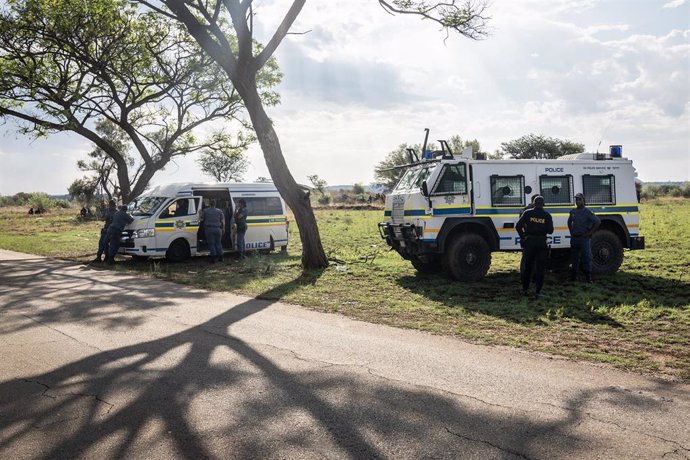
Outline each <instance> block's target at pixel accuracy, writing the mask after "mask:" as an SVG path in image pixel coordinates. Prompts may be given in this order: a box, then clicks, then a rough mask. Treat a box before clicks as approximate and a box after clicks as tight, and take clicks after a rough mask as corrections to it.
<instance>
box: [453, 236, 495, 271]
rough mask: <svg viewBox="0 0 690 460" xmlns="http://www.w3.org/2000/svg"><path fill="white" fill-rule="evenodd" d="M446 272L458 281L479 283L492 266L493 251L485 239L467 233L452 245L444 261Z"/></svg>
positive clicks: (456, 239)
mask: <svg viewBox="0 0 690 460" xmlns="http://www.w3.org/2000/svg"><path fill="white" fill-rule="evenodd" d="M444 265H445V267H446V270H447V271H448V273H449V274H450V276H452V277H453V278H455V279H456V280H458V281H479V280H480V279H482V278H484V276H486V272H488V271H489V267H490V266H491V249H490V248H489V244H488V243H487V242H486V240H485V239H484V238H482V237H481V236H479V235H477V234H474V233H467V234H465V235H460V236H459V237H457V238H455V239H454V240H453V242H452V243H451V244H450V247H449V249H448V251H447V252H446V257H445V261H444Z"/></svg>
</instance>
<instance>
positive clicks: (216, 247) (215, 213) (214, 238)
mask: <svg viewBox="0 0 690 460" xmlns="http://www.w3.org/2000/svg"><path fill="white" fill-rule="evenodd" d="M210 204H211V205H210V206H209V207H208V208H205V209H204V210H203V211H202V214H201V220H202V221H203V223H204V233H205V234H206V242H207V243H208V249H209V251H210V253H211V254H210V256H211V263H212V264H213V263H216V261H220V262H222V261H223V245H222V239H223V231H224V229H225V213H223V211H221V210H220V209H218V208H216V200H211V203H210Z"/></svg>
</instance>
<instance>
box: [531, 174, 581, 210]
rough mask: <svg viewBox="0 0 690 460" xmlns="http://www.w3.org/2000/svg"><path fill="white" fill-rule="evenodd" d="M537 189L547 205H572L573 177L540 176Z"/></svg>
mask: <svg viewBox="0 0 690 460" xmlns="http://www.w3.org/2000/svg"><path fill="white" fill-rule="evenodd" d="M539 188H540V189H541V192H540V193H541V196H543V197H544V202H545V203H546V204H547V205H548V204H573V176H570V175H568V176H541V177H539Z"/></svg>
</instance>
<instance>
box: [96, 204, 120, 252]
mask: <svg viewBox="0 0 690 460" xmlns="http://www.w3.org/2000/svg"><path fill="white" fill-rule="evenodd" d="M116 212H117V206H116V205H115V200H110V201H109V202H108V209H106V210H105V214H104V215H103V218H104V219H105V222H103V228H102V229H101V238H100V239H99V240H98V252H97V253H96V258H95V259H94V260H93V261H94V262H101V256H102V255H103V254H105V258H106V259H108V252H109V251H108V245H109V241H108V238H107V235H108V228H109V227H110V224H111V223H112V222H113V216H114V215H115V213H116Z"/></svg>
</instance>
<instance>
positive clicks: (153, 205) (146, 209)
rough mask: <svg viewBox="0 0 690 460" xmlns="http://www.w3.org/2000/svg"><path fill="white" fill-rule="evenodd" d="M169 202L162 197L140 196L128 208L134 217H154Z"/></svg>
mask: <svg viewBox="0 0 690 460" xmlns="http://www.w3.org/2000/svg"><path fill="white" fill-rule="evenodd" d="M167 200H168V199H167V198H164V197H162V196H140V197H139V198H137V199H136V200H134V201H132V202H131V203H130V204H129V206H128V208H129V211H130V213H131V214H132V215H133V216H152V215H153V214H154V213H155V212H156V211H157V210H158V208H159V207H160V206H161V205H162V204H163V203H164V202H165V201H167Z"/></svg>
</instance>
